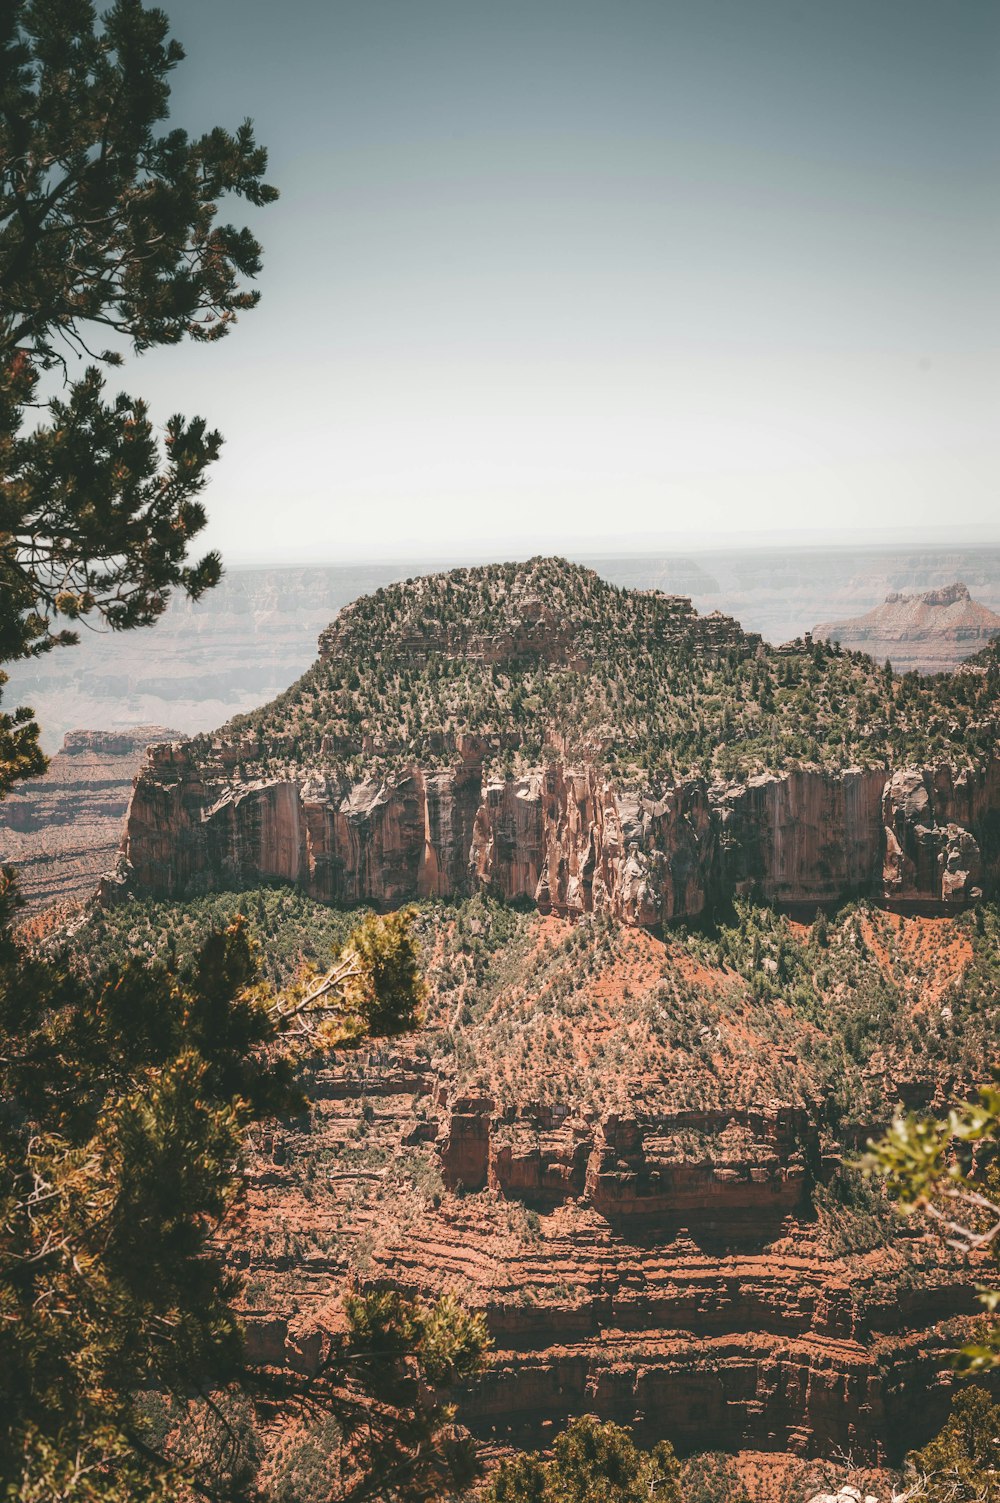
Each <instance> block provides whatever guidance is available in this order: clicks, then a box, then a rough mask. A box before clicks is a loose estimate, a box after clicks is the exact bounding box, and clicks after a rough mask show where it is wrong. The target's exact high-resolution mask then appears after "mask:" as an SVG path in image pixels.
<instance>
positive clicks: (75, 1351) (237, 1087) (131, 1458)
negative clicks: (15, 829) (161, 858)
mask: <svg viewBox="0 0 1000 1503" xmlns="http://www.w3.org/2000/svg"><path fill="white" fill-rule="evenodd" d="M252 974H253V959H252V954H251V951H250V946H249V941H248V938H247V935H246V932H245V929H244V928H243V927H242V926H241V925H240V924H239V923H237V924H234V925H232V926H231V927H230V928H229V929H228V930H227V931H226V932H224V933H214V934H211V935H209V937H208V939H207V940H206V942H205V944H204V946H203V949H202V953H201V955H200V956H199V959H198V962H197V964H196V966H195V967H194V968H193V970H192V972H191V974H190V976H189V978H188V979H187V980H186V981H182V980H181V979H180V977H179V976H178V975H177V974H176V972H175V971H173V970H171V969H170V968H168V967H166V966H162V965H161V966H158V967H156V968H154V969H152V970H146V971H143V970H142V969H141V968H140V967H139V966H138V965H133V966H130V967H129V968H128V969H126V970H125V971H124V972H121V973H112V974H110V975H109V976H108V977H107V978H106V980H105V981H104V982H103V984H101V985H100V986H99V987H94V988H91V987H89V986H88V985H87V984H86V983H84V982H82V981H80V980H79V979H77V978H75V977H73V976H71V975H70V974H68V973H67V972H66V971H64V970H63V969H61V968H60V967H58V966H53V965H50V964H48V963H45V962H42V961H39V960H35V959H32V958H31V957H29V956H26V955H24V954H22V953H21V952H20V951H19V950H18V949H17V947H16V946H15V945H13V944H12V943H11V942H10V941H9V940H6V939H5V940H4V941H3V942H2V954H0V1037H3V1038H4V1040H5V1041H6V1049H5V1053H4V1057H3V1059H2V1061H0V1097H2V1099H3V1102H4V1114H3V1118H2V1120H0V1313H2V1315H3V1322H2V1324H0V1411H2V1413H3V1414H4V1419H5V1424H4V1429H3V1435H2V1437H0V1478H2V1479H3V1480H4V1481H5V1482H6V1483H8V1484H13V1483H14V1482H15V1479H17V1478H19V1477H23V1478H24V1485H25V1487H26V1488H27V1489H28V1491H27V1493H26V1496H35V1495H36V1494H35V1493H33V1492H32V1491H31V1489H32V1488H36V1489H39V1488H40V1489H42V1491H39V1492H38V1493H37V1496H39V1497H41V1496H42V1495H43V1491H44V1487H45V1486H46V1485H51V1486H52V1487H53V1496H57V1495H58V1494H57V1493H56V1491H55V1487H56V1483H55V1480H54V1479H55V1478H56V1477H57V1474H58V1471H59V1468H60V1466H62V1464H63V1462H64V1461H65V1459H66V1458H67V1457H69V1458H71V1457H73V1456H74V1455H79V1457H80V1458H82V1459H83V1460H84V1461H85V1464H86V1465H88V1466H89V1467H93V1466H95V1465H98V1464H99V1463H100V1461H101V1457H102V1456H103V1457H104V1462H103V1467H102V1468H100V1469H101V1470H102V1478H103V1480H102V1481H101V1483H100V1486H98V1485H97V1483H96V1482H95V1483H93V1484H92V1486H93V1489H94V1490H93V1493H92V1496H93V1497H94V1498H104V1497H107V1498H114V1499H117V1498H119V1497H121V1498H133V1497H135V1498H139V1497H145V1496H147V1495H148V1496H153V1495H155V1493H156V1492H157V1490H158V1487H159V1480H158V1476H159V1470H160V1469H157V1468H153V1469H149V1468H146V1469H145V1472H146V1473H147V1475H146V1476H145V1480H140V1479H141V1474H142V1473H143V1471H144V1468H143V1466H142V1457H141V1455H139V1454H138V1453H136V1452H135V1451H134V1448H133V1447H132V1441H133V1438H134V1436H135V1434H136V1433H137V1432H136V1423H137V1421H136V1416H135V1409H134V1400H133V1397H132V1396H133V1395H134V1394H135V1393H136V1392H137V1391H139V1390H140V1389H144V1388H149V1387H155V1388H161V1389H164V1390H168V1391H169V1390H173V1391H185V1390H188V1389H190V1387H191V1386H192V1385H195V1386H196V1385H197V1384H198V1382H199V1381H200V1380H201V1379H202V1378H203V1377H204V1376H205V1375H208V1374H211V1375H212V1376H213V1378H214V1379H216V1380H218V1379H219V1378H223V1379H224V1378H225V1377H226V1376H227V1375H230V1374H232V1373H233V1372H235V1371H236V1370H237V1369H238V1366H239V1362H240V1333H239V1326H238V1323H237V1320H236V1317H235V1315H234V1314H233V1313H232V1311H231V1310H230V1308H229V1295H230V1293H231V1289H230V1284H229V1280H228V1278H227V1276H226V1275H225V1274H224V1272H223V1269H222V1264H221V1262H220V1261H219V1259H218V1257H217V1256H216V1255H215V1254H213V1253H211V1252H210V1251H209V1249H208V1246H207V1243H206V1237H207V1235H208V1233H209V1231H210V1229H211V1228H212V1226H213V1225H214V1224H215V1223H217V1222H218V1221H219V1219H220V1218H221V1217H222V1215H223V1214H224V1212H225V1210H226V1208H227V1206H228V1204H229V1202H230V1199H231V1197H232V1195H233V1192H234V1190H235V1188H236V1184H237V1180H236V1179H235V1176H234V1166H235V1165H236V1164H237V1163H238V1161H239V1158H240V1153H241V1145H242V1139H243V1132H244V1129H245V1127H246V1124H247V1123H248V1122H249V1121H250V1120H252V1119H253V1118H254V1117H255V1116H260V1115H262V1114H263V1113H267V1112H271V1111H274V1110H275V1109H278V1108H281V1109H286V1110H287V1109H289V1108H291V1107H293V1106H295V1105H296V1104H297V1103H298V1101H299V1099H300V1098H299V1094H298V1092H297V1090H296V1088H295V1087H294V1085H293V1081H292V1071H291V1065H290V1061H289V1059H288V1058H287V1056H286V1055H285V1054H284V1053H282V1052H280V1051H279V1052H278V1053H277V1054H275V1053H274V1052H273V1046H274V1045H275V1043H276V1040H277V1029H278V1025H277V1022H276V1019H275V1016H274V1013H273V1010H272V1008H271V1007H270V1006H269V1005H268V1003H267V1001H266V1000H265V999H264V998H263V997H261V996H260V995H258V994H257V993H256V992H254V991H253V990H252V989H248V982H249V981H250V980H251V979H252ZM115 1458H117V1459H115Z"/></svg>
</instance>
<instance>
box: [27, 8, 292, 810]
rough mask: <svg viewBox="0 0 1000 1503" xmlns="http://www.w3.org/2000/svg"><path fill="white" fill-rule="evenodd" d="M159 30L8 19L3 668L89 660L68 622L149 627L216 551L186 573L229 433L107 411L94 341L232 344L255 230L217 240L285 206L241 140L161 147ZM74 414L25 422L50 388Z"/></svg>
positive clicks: (175, 48) (244, 129)
mask: <svg viewBox="0 0 1000 1503" xmlns="http://www.w3.org/2000/svg"><path fill="white" fill-rule="evenodd" d="M183 55H184V54H183V51H182V49H181V48H180V46H179V44H178V43H177V42H175V41H173V40H171V39H170V38H169V36H168V22H167V18H166V16H165V14H164V13H163V12H162V11H159V10H155V9H145V8H144V7H143V5H142V3H141V0H115V3H113V4H112V5H111V7H110V9H109V10H108V11H107V13H106V15H105V16H104V17H103V18H102V19H100V20H98V19H97V17H96V12H95V8H94V6H93V5H92V4H90V3H88V0H44V3H29V0H10V3H8V4H6V5H5V6H4V7H3V10H2V13H0V95H2V100H3V109H2V112H0V662H6V661H10V660H11V659H14V658H19V657H25V656H28V655H31V654H34V653H38V652H43V651H46V650H48V649H49V648H51V647H53V646H56V645H61V644H66V643H71V642H74V641H76V635H75V633H74V632H73V631H72V629H71V628H70V627H67V626H66V624H65V623H72V622H74V621H76V620H79V619H82V618H85V617H88V616H91V617H95V618H97V619H98V620H99V621H101V622H103V623H104V624H106V625H107V626H110V627H112V628H113V629H116V630H121V629H126V628H129V627H134V626H140V625H146V624H148V623H150V622H152V621H155V619H156V618H157V616H158V615H159V614H160V613H161V612H162V611H163V609H164V608H165V606H166V603H167V600H168V598H169V595H170V591H171V589H173V588H174V587H180V588H181V589H183V590H185V591H186V592H187V593H188V594H189V595H190V596H192V597H194V598H197V596H199V595H200V594H201V593H202V592H203V591H204V590H206V589H208V588H209V587H210V586H211V585H213V584H214V583H216V581H217V580H218V578H219V576H220V572H221V563H220V560H219V558H218V555H216V554H207V555H206V556H205V557H204V558H203V559H201V560H200V562H198V563H195V564H189V563H188V562H187V554H188V549H189V546H190V544H191V542H192V540H193V539H194V538H195V537H196V536H197V535H198V533H199V532H200V531H201V530H202V528H203V527H204V525H205V512H204V508H203V506H202V504H201V502H200V500H199V499H198V496H199V494H200V492H201V490H202V489H203V487H204V484H205V480H206V471H207V468H208V467H209V466H210V465H211V464H212V462H213V461H214V460H215V459H216V458H217V457H218V454H219V449H220V445H221V438H220V436H219V435H218V434H217V433H215V432H211V431H209V430H208V428H207V427H206V424H205V423H204V421H203V420H202V419H200V418H195V419H193V420H192V421H190V422H188V421H186V420H185V419H184V418H182V417H179V416H175V417H172V418H171V419H170V420H169V422H168V424H167V427H166V436H165V446H164V450H163V452H162V453H161V450H160V446H159V444H158V442H157V440H156V438H155V436H154V432H153V429H152V426H151V424H150V422H149V419H148V416H147V410H146V407H145V404H144V403H143V402H141V401H139V400H138V399H136V398H134V397H130V396H126V395H119V396H116V397H114V398H112V399H110V400H107V399H106V398H105V395H104V386H103V379H102V377H101V374H100V372H99V369H98V367H97V366H96V365H94V366H91V367H90V368H89V369H88V370H87V371H86V373H85V374H84V375H83V376H82V377H79V378H77V379H73V380H70V368H71V363H72V362H75V361H76V360H77V359H78V358H79V357H87V358H91V359H95V360H99V361H102V362H103V363H105V364H108V365H114V364H118V363H120V359H121V355H120V352H116V351H113V350H106V349H103V348H102V347H100V346H98V348H97V349H96V350H95V349H94V348H92V342H94V341H96V340H105V339H106V338H107V337H108V332H107V331H110V334H111V336H112V337H113V338H116V339H117V341H118V343H119V344H121V343H124V342H126V341H127V342H129V343H130V344H131V346H132V347H133V349H135V350H136V351H143V350H148V349H150V348H153V347H154V346H157V345H164V344H176V343H177V342H178V341H179V340H181V339H184V338H192V339H197V340H212V339H217V338H219V337H220V336H221V335H224V334H225V333H226V332H227V331H228V329H229V327H230V326H231V324H232V322H233V321H234V319H235V318H236V316H237V314H238V313H239V312H242V311H244V310H246V309H249V308H251V307H253V305H254V304H255V303H256V301H257V298H258V296H259V294H258V293H257V292H255V291H251V290H248V289H247V288H246V287H245V286H244V282H245V279H247V278H251V277H253V276H254V275H255V274H256V273H257V271H258V270H259V269H260V247H259V245H258V244H257V242H256V240H255V239H254V237H253V236H252V235H251V234H250V232H249V230H247V229H237V228H235V227H234V226H232V225H227V224H222V223H219V222H218V210H219V205H220V201H221V200H222V199H224V198H225V197H226V196H227V195H228V194H236V195H237V196H239V197H242V198H244V199H246V200H248V201H249V202H250V203H252V204H254V205H263V204H266V203H269V202H270V201H271V200H272V199H273V198H275V197H276V194H275V191H274V189H272V188H270V187H268V185H267V184H266V183H265V182H264V181H263V174H264V171H265V168H266V155H265V153H264V151H263V150H262V149H261V148H260V147H258V146H257V144H256V143H255V141H254V138H253V132H252V129H251V127H250V125H249V123H246V124H244V125H242V126H240V127H239V129H238V130H237V131H236V132H235V133H234V134H230V133H229V132H227V131H224V130H221V129H218V128H217V129H215V130H212V131H209V132H208V133H207V134H205V135H203V136H202V137H200V138H199V139H197V140H191V139H190V138H189V137H188V136H187V134H186V132H185V131H183V130H180V129H173V130H170V131H166V132H163V133H158V130H157V127H158V126H159V125H160V123H161V122H162V121H163V120H165V118H166V116H167V113H168V101H169V93H170V90H169V75H170V73H171V71H172V70H173V68H174V67H175V66H176V65H177V63H178V62H179V61H180V60H181V59H182V58H183ZM52 368H56V369H57V371H59V372H60V373H61V374H62V376H63V377H64V378H65V380H66V382H67V388H68V389H67V391H66V393H65V395H64V396H61V397H52V398H51V399H50V400H49V401H48V403H47V407H48V420H47V421H43V422H41V423H39V424H37V425H36V423H35V422H34V421H32V422H31V423H30V424H28V425H27V431H25V426H26V425H25V417H26V414H27V412H28V411H29V409H31V408H33V407H34V406H37V405H38V404H39V402H40V401H41V402H42V405H45V402H44V399H43V398H42V397H41V396H40V389H39V384H38V383H39V373H40V372H43V371H45V370H51V369H52ZM37 761H38V753H37V749H36V743H35V741H34V738H33V734H32V731H31V728H30V720H29V719H28V718H22V719H21V720H18V719H17V717H16V716H15V717H7V716H5V717H3V718H2V719H0V795H2V794H3V792H4V791H5V789H6V788H8V787H10V786H11V784H12V783H13V782H14V781H16V780H18V779H19V778H21V777H23V776H27V775H30V774H31V773H33V772H35V771H37V770H39V769H38V766H37Z"/></svg>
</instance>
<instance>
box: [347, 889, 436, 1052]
mask: <svg viewBox="0 0 1000 1503" xmlns="http://www.w3.org/2000/svg"><path fill="white" fill-rule="evenodd" d="M415 914H416V910H415V909H414V908H403V909H400V910H399V912H397V913H390V914H388V915H387V916H386V917H385V918H381V917H379V916H378V915H376V914H374V913H370V914H368V916H367V917H366V918H363V919H362V920H361V922H360V923H359V924H358V925H357V926H356V928H355V929H354V930H353V932H352V934H351V937H350V941H349V944H348V947H347V950H346V951H345V954H347V955H350V956H352V957H356V959H357V962H358V972H357V975H355V976H353V977H352V978H351V979H350V980H349V981H348V982H347V984H346V986H345V988H344V1000H345V1003H346V1005H347V1007H348V1008H349V1009H350V1010H352V1011H353V1013H354V1015H355V1016H356V1018H357V1020H358V1022H359V1024H360V1027H361V1032H362V1034H366V1035H367V1034H375V1035H376V1036H377V1037H379V1038H389V1037H391V1036H392V1035H393V1034H397V1033H403V1032H406V1031H407V1030H409V1029H411V1028H413V1027H415V1025H416V1024H417V1023H418V1022H419V1021H420V1017H419V1006H420V1003H421V1002H422V1001H423V999H424V997H425V995H426V991H427V988H426V986H425V985H424V981H423V978H422V976H421V974H420V968H419V965H418V963H417V951H416V946H415V945H414V942H413V920H414V917H415Z"/></svg>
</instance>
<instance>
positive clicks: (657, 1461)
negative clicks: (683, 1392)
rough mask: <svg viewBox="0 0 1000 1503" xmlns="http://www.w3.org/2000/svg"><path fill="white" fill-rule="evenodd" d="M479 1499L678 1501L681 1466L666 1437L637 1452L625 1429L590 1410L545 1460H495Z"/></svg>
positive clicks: (499, 1502)
mask: <svg viewBox="0 0 1000 1503" xmlns="http://www.w3.org/2000/svg"><path fill="white" fill-rule="evenodd" d="M481 1496H482V1500H483V1503H681V1500H682V1498H683V1497H685V1496H686V1495H685V1494H684V1493H683V1492H682V1488H681V1466H680V1462H679V1461H678V1460H677V1458H676V1456H675V1455H674V1452H673V1448H672V1447H671V1446H670V1444H669V1443H668V1442H667V1441H660V1443H659V1444H658V1445H657V1446H656V1447H655V1448H654V1449H653V1450H652V1451H641V1450H639V1448H638V1447H637V1446H636V1444H635V1441H634V1440H633V1439H632V1435H631V1433H630V1431H628V1430H626V1429H623V1427H622V1426H621V1425H612V1424H602V1423H601V1422H600V1420H598V1419H595V1417H594V1416H593V1415H585V1416H584V1417H583V1418H582V1419H577V1420H574V1421H573V1422H572V1424H570V1425H569V1426H568V1427H567V1428H566V1429H565V1430H564V1431H563V1433H562V1434H561V1435H560V1436H559V1437H558V1439H557V1440H556V1442H555V1445H554V1447H553V1455H552V1457H551V1459H549V1458H547V1457H545V1456H544V1454H542V1453H537V1452H536V1453H535V1454H533V1455H528V1456H519V1457H516V1458H515V1459H514V1460H513V1461H505V1462H503V1463H501V1465H500V1467H499V1469H498V1471H497V1473H496V1475H495V1476H494V1477H493V1478H492V1479H491V1481H490V1483H489V1485H488V1486H487V1487H486V1488H485V1489H484V1490H483V1493H482V1495H481Z"/></svg>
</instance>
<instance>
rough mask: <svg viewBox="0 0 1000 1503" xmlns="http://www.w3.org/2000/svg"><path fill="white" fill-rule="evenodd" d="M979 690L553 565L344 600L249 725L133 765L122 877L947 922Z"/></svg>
mask: <svg viewBox="0 0 1000 1503" xmlns="http://www.w3.org/2000/svg"><path fill="white" fill-rule="evenodd" d="M998 693H1000V668H998V659H997V656H996V654H995V652H994V650H993V649H991V650H990V652H989V653H988V654H987V655H986V656H985V657H984V659H983V661H982V662H980V663H979V664H978V665H977V666H976V667H975V668H974V669H971V668H970V669H967V670H964V671H963V673H961V674H957V675H953V676H951V677H945V678H940V679H936V680H932V681H931V680H928V681H918V682H916V683H912V682H910V681H903V682H900V681H898V680H893V679H890V678H888V677H887V676H886V674H885V673H884V672H883V671H882V670H880V669H878V668H877V667H876V665H875V664H874V663H873V662H872V660H871V659H870V658H866V657H862V656H860V655H858V654H850V653H847V654H845V653H842V652H840V651H839V649H837V648H834V647H832V646H828V645H826V644H823V643H819V642H816V643H813V642H811V641H804V642H800V643H795V644H791V645H790V646H786V647H785V648H783V649H782V650H781V651H780V652H779V651H777V650H776V649H773V648H771V647H769V646H767V644H765V643H763V642H761V640H760V639H759V638H758V637H755V636H753V635H749V634H746V633H744V632H743V631H742V629H741V628H740V626H739V624H738V623H737V622H735V621H733V620H732V619H731V618H729V617H725V616H719V615H713V616H708V617H700V616H698V614H697V613H696V612H695V611H694V610H693V609H692V607H691V603H690V601H687V600H685V599H683V598H681V597H677V596H666V595H662V594H659V593H658V592H655V591H642V592H639V591H629V590H622V589H616V588H614V587H613V586H611V585H608V584H606V583H605V582H604V581H602V580H601V579H599V578H598V576H597V575H596V574H594V573H593V572H592V571H590V570H587V569H583V568H580V567H579V566H577V565H571V564H566V563H564V562H562V561H560V560H552V559H538V560H532V561H531V562H530V563H528V564H523V565H513V564H511V565H502V566H491V567H488V568H482V569H461V570H455V571H453V572H452V573H450V574H442V575H433V576H430V577H429V578H426V579H420V580H416V581H410V582H408V583H407V584H402V585H394V586H390V587H387V588H385V589H382V590H379V591H377V592H376V593H375V594H374V595H372V596H368V597H365V598H363V599H361V600H359V601H356V602H355V603H354V604H353V605H352V606H349V607H347V608H346V609H345V610H344V611H342V612H341V613H340V615H339V616H338V617H337V619H336V621H335V622H334V623H333V624H332V626H331V627H330V628H328V630H327V631H326V632H324V634H323V637H322V639H321V656H320V658H319V661H318V662H317V663H316V664H315V665H314V667H313V668H311V669H310V670H309V672H308V673H306V674H305V675H304V676H303V678H301V679H300V680H299V681H298V682H297V683H296V684H293V685H292V686H291V688H290V689H288V690H287V691H285V693H284V694H282V695H281V696H279V698H278V699H276V700H275V701H273V702H272V703H271V704H270V705H266V706H264V707H263V708H262V709H261V710H259V711H256V712H255V713H254V714H253V715H248V716H242V717H239V718H238V719H237V720H234V721H232V722H230V723H229V725H227V726H225V727H223V728H222V730H221V731H220V732H218V733H217V734H216V735H215V736H214V737H212V738H211V739H209V738H206V737H196V738H194V740H193V741H191V742H189V743H186V744H185V745H183V746H181V745H177V744H174V745H171V746H167V747H159V748H153V749H151V751H150V755H149V761H148V765H147V767H146V769H145V770H144V771H143V772H142V774H141V775H140V777H139V779H138V780H137V784H136V788H135V792H134V794H133V799H132V803H131V806H130V810H129V816H128V822H127V829H126V837H125V844H124V866H123V876H124V879H125V880H126V881H127V883H128V884H129V885H130V886H131V887H132V888H134V889H135V890H138V891H142V892H148V893H153V894H159V895H163V896H171V897H181V896H185V895H188V894H191V893H196V892H200V891H205V890H210V889H213V888H227V887H236V888H240V887H246V886H252V885H254V884H256V883H258V882H260V881H262V880H272V879H280V880H285V881H289V882H295V883H298V884H299V885H300V886H301V887H303V888H304V889H305V890H306V891H307V892H308V893H309V894H310V895H312V896H314V897H316V898H319V899H321V900H322V901H326V902H334V903H348V904H350V903H361V902H372V903H375V904H377V905H380V906H385V907H392V906H394V905H397V904H399V903H402V902H405V901H407V900H409V899H411V898H415V897H431V896H441V897H443V896H457V895H460V894H464V893H468V892H470V891H471V890H473V889H475V888H476V887H480V886H481V887H485V888H487V889H490V890H492V891H495V892H497V893H501V894H503V895H504V896H505V897H507V898H511V899H515V898H528V899H531V900H533V901H534V902H536V903H537V904H538V906H539V907H540V908H541V909H543V910H545V911H553V912H557V913H583V912H588V911H591V910H601V909H604V910H608V911H610V912H612V913H613V914H615V915H617V916H618V917H620V918H621V919H622V920H624V921H625V922H628V923H633V924H640V925H646V926H655V925H659V924H663V923H666V922H669V921H670V920H672V919H678V918H691V917H696V916H697V915H699V914H701V913H702V912H704V911H705V910H706V909H707V908H709V907H710V906H711V905H713V904H715V903H718V902H724V901H726V900H727V899H729V898H731V897H732V896H733V895H734V894H741V893H748V892H758V893H759V894H760V895H761V896H763V897H764V898H766V899H770V900H773V901H775V902H779V903H783V904H787V905H800V906H803V907H806V908H810V909H815V907H816V906H817V905H819V904H835V903H839V902H841V901H843V900H844V899H845V898H848V897H852V896H858V895H870V896H872V897H874V898H876V899H884V900H886V901H890V902H892V903H894V904H895V905H897V906H900V907H908V906H909V907H923V908H929V909H935V908H938V909H942V910H948V909H951V908H955V907H961V906H963V905H964V904H965V903H967V902H969V901H970V900H972V899H974V898H975V897H976V896H977V895H978V894H979V893H980V892H981V891H982V889H983V887H984V884H990V883H991V882H992V881H994V880H995V871H994V863H995V861H996V852H995V844H996V843H995V842H994V841H993V840H992V837H991V834H990V832H991V831H992V829H993V825H994V822H995V819H996V814H997V812H998V811H1000V762H998V759H997V757H996V754H995V747H996V724H997V699H998ZM921 790H922V791H921ZM984 837H986V838H985V839H984ZM981 847H982V849H981ZM107 890H108V891H109V892H111V891H116V890H120V887H119V884H109V885H108V887H107Z"/></svg>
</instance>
